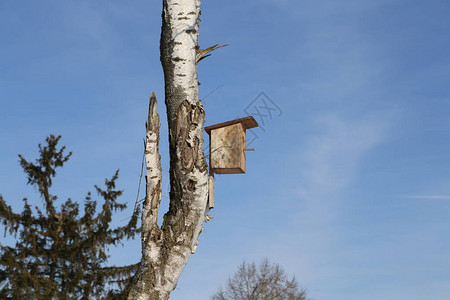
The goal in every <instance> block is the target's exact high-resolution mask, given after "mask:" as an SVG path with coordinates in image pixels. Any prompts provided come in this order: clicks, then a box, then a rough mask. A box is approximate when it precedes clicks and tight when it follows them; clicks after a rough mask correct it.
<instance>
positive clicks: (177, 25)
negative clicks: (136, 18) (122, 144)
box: [128, 0, 220, 300]
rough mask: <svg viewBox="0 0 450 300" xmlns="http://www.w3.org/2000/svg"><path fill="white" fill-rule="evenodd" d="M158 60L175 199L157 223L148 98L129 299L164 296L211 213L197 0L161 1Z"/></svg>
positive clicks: (155, 129) (157, 171)
mask: <svg viewBox="0 0 450 300" xmlns="http://www.w3.org/2000/svg"><path fill="white" fill-rule="evenodd" d="M162 21H163V22H162V33H161V43H160V49H161V64H162V67H163V70H164V83H165V104H166V107H167V119H168V125H169V151H170V205H169V211H168V212H167V213H166V214H165V215H164V220H163V224H162V226H161V227H160V226H159V225H158V211H159V207H160V202H161V180H162V176H161V157H160V154H159V138H160V134H159V127H160V124H159V115H158V112H157V108H156V106H157V104H156V96H155V95H154V94H153V95H152V97H151V98H150V109H149V116H148V123H147V134H146V148H145V158H146V166H147V174H146V182H147V185H146V197H145V200H144V204H143V214H142V258H141V262H140V266H139V270H138V272H137V273H136V275H135V277H134V280H133V283H132V284H131V286H130V287H129V294H128V299H133V300H136V299H139V300H144V299H148V300H165V299H168V298H169V295H170V293H171V292H172V291H173V290H174V289H175V287H176V285H177V281H178V278H179V276H180V275H181V272H182V271H183V269H184V267H185V266H186V263H187V261H188V259H189V256H190V255H191V253H194V252H195V249H196V247H197V242H198V237H199V235H200V233H201V231H202V230H203V227H202V224H203V222H205V220H206V217H207V215H206V214H207V212H208V210H209V209H208V207H209V206H208V166H207V163H206V159H205V155H204V153H203V123H204V121H205V111H204V109H203V106H202V104H201V102H200V101H199V97H198V81H197V64H198V62H200V61H201V60H202V59H204V58H205V57H207V56H209V54H208V53H209V52H211V51H213V50H215V49H217V48H220V46H218V45H215V46H212V47H209V48H206V49H200V48H199V46H198V30H199V24H200V0H163V14H162Z"/></svg>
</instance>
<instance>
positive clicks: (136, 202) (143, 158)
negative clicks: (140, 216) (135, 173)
mask: <svg viewBox="0 0 450 300" xmlns="http://www.w3.org/2000/svg"><path fill="white" fill-rule="evenodd" d="M144 163H145V140H144V152H143V153H142V162H141V174H140V175H139V184H138V189H137V195H136V201H135V202H134V208H133V214H134V212H135V211H136V206H137V204H138V203H140V202H142V201H143V200H145V198H142V199H140V200H139V193H140V192H141V183H142V175H143V174H144ZM130 218H131V217H128V218H125V219H123V220H121V221H120V222H122V221H125V220H128V219H130Z"/></svg>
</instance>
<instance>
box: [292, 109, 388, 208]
mask: <svg viewBox="0 0 450 300" xmlns="http://www.w3.org/2000/svg"><path fill="white" fill-rule="evenodd" d="M313 125H315V127H316V128H317V133H316V134H314V135H313V136H312V137H310V139H309V140H308V141H307V144H306V150H305V152H304V154H303V172H302V182H303V183H304V184H303V187H302V188H301V189H300V195H301V196H303V197H304V198H306V199H307V200H324V199H325V198H329V196H330V195H331V194H336V193H338V192H339V191H340V190H341V189H343V188H345V187H348V186H349V185H350V184H351V182H352V181H353V179H354V178H355V176H356V174H357V170H358V166H359V164H360V163H361V162H362V159H363V157H364V155H365V154H367V153H368V152H369V151H370V150H372V149H373V148H374V147H375V146H377V145H378V144H380V143H381V142H382V141H383V139H384V137H385V133H386V130H387V128H388V125H389V121H388V120H386V119H383V117H379V116H374V115H366V116H365V117H364V118H361V119H358V120H355V119H353V120H351V119H344V118H343V117H340V116H337V115H333V114H329V115H325V116H321V117H319V118H317V119H315V121H314V122H313Z"/></svg>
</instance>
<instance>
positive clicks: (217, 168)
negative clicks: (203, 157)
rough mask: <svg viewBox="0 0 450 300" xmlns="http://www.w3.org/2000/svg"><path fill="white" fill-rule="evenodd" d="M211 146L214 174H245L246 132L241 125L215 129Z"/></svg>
mask: <svg viewBox="0 0 450 300" xmlns="http://www.w3.org/2000/svg"><path fill="white" fill-rule="evenodd" d="M210 145H211V154H210V158H211V166H212V169H213V171H214V173H217V174H238V173H245V151H244V149H245V130H244V128H243V126H242V124H241V123H237V124H233V125H229V126H227V127H222V128H217V129H214V130H213V131H212V132H211V142H210Z"/></svg>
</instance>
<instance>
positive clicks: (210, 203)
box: [208, 175, 214, 209]
mask: <svg viewBox="0 0 450 300" xmlns="http://www.w3.org/2000/svg"><path fill="white" fill-rule="evenodd" d="M208 206H209V209H213V208H214V176H212V175H209V178H208Z"/></svg>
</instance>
